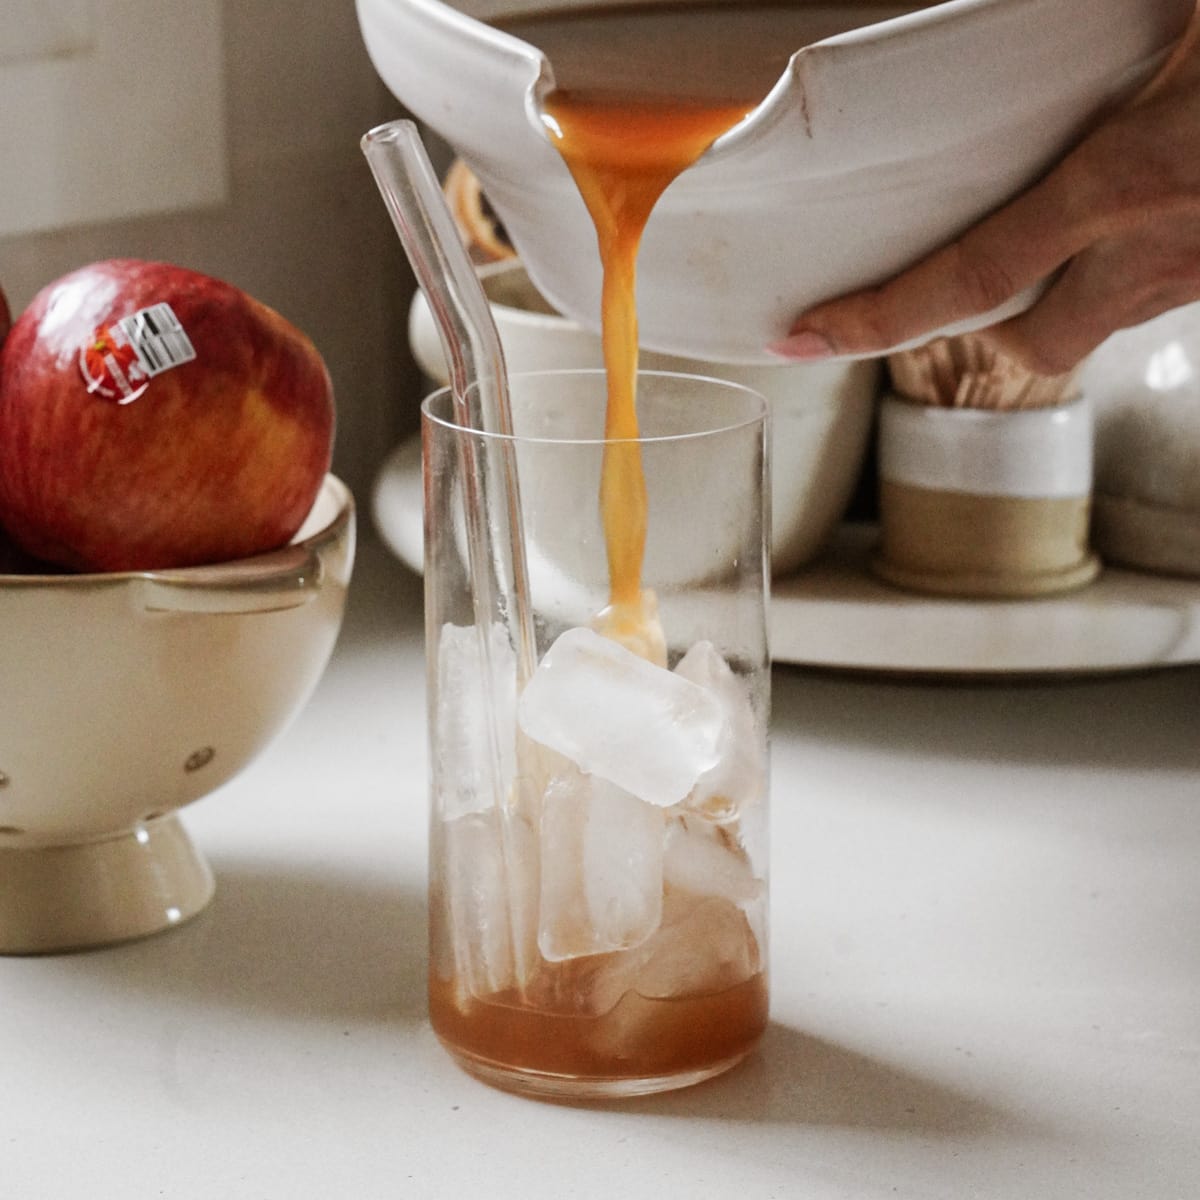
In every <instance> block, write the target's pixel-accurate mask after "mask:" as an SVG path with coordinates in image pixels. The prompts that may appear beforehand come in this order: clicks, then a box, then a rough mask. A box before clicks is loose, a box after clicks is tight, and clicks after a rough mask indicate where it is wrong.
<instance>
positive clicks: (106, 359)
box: [79, 303, 196, 404]
mask: <svg viewBox="0 0 1200 1200" xmlns="http://www.w3.org/2000/svg"><path fill="white" fill-rule="evenodd" d="M195 357H196V350H195V347H194V346H193V345H192V343H191V340H190V339H189V338H188V335H187V331H186V330H185V329H184V328H183V326H182V325H181V324H180V323H179V318H178V317H177V316H176V315H175V312H174V310H173V309H172V308H171V306H170V305H169V304H166V303H162V304H154V305H151V307H150V308H143V309H141V310H140V311H138V312H135V313H134V314H133V316H131V317H122V318H121V320H119V321H118V322H117V323H116V324H115V325H103V326H101V327H100V328H99V329H97V330H96V332H95V333H94V334H93V335H92V336H91V338H89V339H88V341H87V342H86V343H85V344H84V345H83V346H82V347H81V348H80V351H79V369H80V370H81V371H82V372H83V379H84V382H85V383H86V384H87V388H88V391H89V392H95V393H97V394H98V395H101V396H107V397H108V398H109V399H110V400H116V402H117V403H118V404H128V403H129V402H130V401H131V400H136V399H137V398H138V397H139V396H140V395H141V394H142V393H143V392H144V391H145V390H146V387H147V385H148V383H149V382H150V380H151V379H152V378H153V377H154V376H155V375H158V374H161V372H163V371H166V370H168V369H169V368H171V367H177V366H179V365H180V364H181V363H185V362H191V361H192V359H193V358H195Z"/></svg>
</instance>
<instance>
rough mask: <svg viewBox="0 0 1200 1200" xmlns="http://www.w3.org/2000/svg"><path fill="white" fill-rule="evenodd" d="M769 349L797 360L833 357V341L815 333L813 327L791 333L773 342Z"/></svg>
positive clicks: (809, 360)
mask: <svg viewBox="0 0 1200 1200" xmlns="http://www.w3.org/2000/svg"><path fill="white" fill-rule="evenodd" d="M767 349H768V350H769V351H770V352H771V353H772V354H778V355H779V357H780V358H791V359H795V360H796V361H797V362H815V361H816V360H817V359H821V358H832V357H833V353H834V350H833V343H832V342H831V341H830V340H829V339H828V338H827V337H825V336H824V335H822V334H819V333H814V332H813V331H812V330H811V329H804V330H801V331H800V332H799V333H793V334H790V335H789V336H788V337H786V338H784V339H783V340H782V341H779V342H771V343H770V344H769V345H768V346H767Z"/></svg>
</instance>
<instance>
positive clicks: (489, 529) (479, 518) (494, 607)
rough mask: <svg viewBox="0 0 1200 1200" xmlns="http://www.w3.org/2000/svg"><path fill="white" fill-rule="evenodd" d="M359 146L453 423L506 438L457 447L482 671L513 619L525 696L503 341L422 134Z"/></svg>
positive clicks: (521, 572)
mask: <svg viewBox="0 0 1200 1200" xmlns="http://www.w3.org/2000/svg"><path fill="white" fill-rule="evenodd" d="M361 145H362V150H363V154H365V155H366V158H367V163H368V165H369V166H370V168H371V173H372V174H373V175H374V177H375V182H376V184H377V185H378V187H379V191H380V193H381V195H382V196H383V202H384V205H385V206H386V207H387V210H388V214H389V215H390V216H391V218H392V224H393V225H394V226H395V228H396V232H397V234H399V237H400V242H401V244H402V245H403V247H404V251H405V254H407V256H408V260H409V263H410V264H411V266H412V269H413V273H414V274H415V275H416V277H417V282H418V284H419V285H420V287H421V290H422V292H424V294H425V298H426V300H427V301H428V303H429V308H430V311H431V312H432V313H433V316H434V320H435V322H436V324H437V329H438V334H439V336H440V338H441V342H442V348H443V351H444V352H445V355H446V361H447V363H448V364H449V368H450V390H451V394H452V396H453V401H454V412H455V420H456V421H457V422H458V424H459V425H460V426H462V427H464V428H466V429H474V430H478V431H481V432H484V433H494V434H498V435H500V436H498V437H495V438H484V439H470V438H467V437H464V438H462V439H461V447H462V454H463V468H464V469H463V479H464V481H465V484H466V491H467V495H466V497H465V505H464V507H465V509H466V526H467V557H468V560H469V561H468V569H469V571H470V577H471V585H472V594H473V597H474V604H475V623H476V625H477V626H478V628H479V632H480V637H481V647H482V652H483V655H484V667H485V670H486V671H487V674H488V676H489V678H491V677H493V671H492V663H491V661H490V658H491V656H490V651H489V645H490V639H489V638H488V636H487V634H488V630H489V629H490V627H491V625H492V623H493V621H494V620H495V619H496V615H497V614H503V613H507V614H508V616H509V617H510V619H511V620H512V623H513V628H514V640H515V646H514V650H515V652H516V656H517V671H518V686H520V684H522V683H523V682H524V681H525V680H527V679H528V678H529V676H530V675H531V674H532V673H533V669H534V667H535V666H536V663H537V652H536V643H535V640H534V631H533V619H532V615H531V613H530V611H529V584H528V576H527V571H526V564H525V543H524V537H523V532H522V525H521V501H520V493H519V490H518V484H517V469H516V451H515V447H514V445H513V442H512V438H511V434H512V411H511V408H510V406H509V397H508V376H507V374H506V371H505V366H504V351H503V349H502V347H501V345H500V335H499V333H498V332H497V330H496V324H495V321H494V320H493V319H492V312H491V308H490V307H489V305H488V300H487V297H486V295H484V291H483V286H482V285H481V284H480V282H479V277H478V276H477V275H476V273H475V268H474V266H473V265H472V263H471V259H470V256H469V255H468V254H467V250H466V247H465V246H464V245H463V243H462V239H461V238H460V236H459V233H458V230H457V228H456V227H455V225H454V218H453V216H451V213H450V209H449V207H448V206H447V204H446V199H445V196H444V195H443V193H442V189H441V187H440V186H439V184H438V181H437V176H436V175H435V174H434V171H433V166H432V164H431V163H430V161H429V156H428V154H427V153H426V152H425V147H424V145H423V144H422V142H421V138H420V135H419V134H418V133H417V127H416V125H415V124H414V123H413V122H412V121H406V120H398V121H390V122H388V123H387V124H384V125H379V126H377V127H376V128H374V129H372V130H370V131H369V132H368V133H367V134H365V135H364V137H363V139H362V142H361ZM473 441H474V442H479V443H480V444H481V445H482V446H483V450H482V452H480V453H476V447H475V445H473V444H472V442H473ZM492 694H495V693H492ZM496 749H497V750H498V747H496ZM496 761H497V762H498V761H499V759H498V758H497V759H496Z"/></svg>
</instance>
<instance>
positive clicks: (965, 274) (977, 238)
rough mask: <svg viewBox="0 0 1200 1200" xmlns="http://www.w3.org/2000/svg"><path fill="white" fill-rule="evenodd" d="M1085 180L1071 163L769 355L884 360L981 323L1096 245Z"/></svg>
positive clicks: (814, 317)
mask: <svg viewBox="0 0 1200 1200" xmlns="http://www.w3.org/2000/svg"><path fill="white" fill-rule="evenodd" d="M1083 176H1084V172H1082V171H1081V170H1078V169H1076V168H1075V167H1074V165H1073V164H1070V165H1069V163H1066V162H1065V163H1064V164H1063V165H1062V166H1061V167H1060V168H1059V169H1058V170H1057V171H1056V172H1054V173H1053V174H1052V175H1050V176H1048V177H1047V178H1046V179H1045V180H1044V181H1043V182H1042V183H1040V184H1038V185H1036V186H1035V187H1034V188H1032V189H1031V190H1030V191H1028V192H1026V193H1024V194H1023V195H1022V196H1020V197H1018V198H1017V199H1016V200H1015V201H1013V202H1012V203H1011V204H1009V205H1007V206H1006V207H1004V208H1002V209H1000V210H999V211H998V212H996V213H994V214H993V215H992V216H991V217H988V218H986V219H985V220H984V221H982V222H981V223H980V224H978V225H976V226H974V227H973V228H972V229H970V230H969V231H968V232H967V233H965V234H964V235H963V236H962V237H961V238H959V239H958V240H957V241H955V242H952V243H950V244H949V245H947V246H945V247H943V248H942V249H940V250H937V251H935V252H934V253H933V254H931V255H930V256H929V257H928V258H925V259H923V260H922V261H921V262H919V263H917V264H916V265H915V266H913V267H911V268H910V269H908V270H907V271H905V272H903V273H902V274H900V275H897V276H896V277H895V278H893V279H891V280H890V281H888V282H887V283H885V284H883V285H881V286H880V287H877V288H869V289H866V290H864V291H861V292H855V293H852V294H851V295H848V296H843V297H840V298H838V299H836V300H832V301H829V302H828V303H825V304H821V305H818V306H817V307H815V308H812V309H810V310H809V311H808V312H806V313H804V314H802V315H801V316H800V318H799V319H798V320H797V321H796V323H795V324H794V325H793V326H792V329H791V331H790V333H789V335H788V337H787V338H786V339H784V340H783V341H782V342H777V343H775V344H773V345H772V346H771V347H770V349H771V350H772V351H773V352H775V353H776V354H779V355H781V356H783V357H786V358H796V359H812V358H822V357H829V356H832V355H869V354H882V353H883V352H885V351H887V350H890V349H892V348H893V347H895V346H900V345H903V344H905V343H907V342H912V341H915V340H917V339H919V338H921V337H923V336H925V335H927V334H930V333H932V332H933V331H934V330H937V329H940V328H942V327H943V326H946V325H950V324H953V323H955V322H958V321H962V320H964V319H966V318H969V317H974V316H980V315H982V314H985V313H988V312H991V311H992V310H994V309H996V308H998V307H1000V306H1001V305H1002V304H1004V303H1005V302H1006V301H1008V300H1011V299H1012V298H1013V297H1014V296H1016V295H1017V294H1018V293H1020V292H1022V291H1024V290H1025V289H1026V288H1028V287H1032V286H1033V285H1035V284H1037V283H1039V282H1040V281H1042V280H1043V279H1045V278H1046V277H1047V276H1049V275H1051V274H1053V273H1054V272H1055V271H1056V270H1058V268H1059V267H1061V266H1062V264H1063V263H1065V262H1066V261H1067V260H1068V259H1070V258H1071V257H1072V256H1073V255H1074V254H1076V253H1078V252H1079V251H1080V250H1081V249H1083V247H1085V246H1086V245H1087V244H1088V241H1089V240H1090V239H1091V238H1092V237H1093V236H1094V235H1095V222H1096V218H1095V216H1094V213H1095V211H1096V208H1097V207H1098V206H1097V205H1096V203H1095V202H1094V201H1093V202H1092V204H1091V205H1090V206H1089V205H1088V204H1086V203H1084V202H1083V201H1084V196H1085V194H1087V193H1092V192H1094V189H1093V188H1092V187H1090V186H1088V185H1087V184H1086V183H1085V182H1084V178H1083Z"/></svg>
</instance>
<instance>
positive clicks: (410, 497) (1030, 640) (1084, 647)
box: [372, 438, 1200, 679]
mask: <svg viewBox="0 0 1200 1200" xmlns="http://www.w3.org/2000/svg"><path fill="white" fill-rule="evenodd" d="M372 509H373V514H374V518H375V524H376V527H377V528H378V530H379V532H380V534H381V535H382V537H383V539H384V541H385V542H386V543H387V544H388V546H389V547H390V548H391V549H392V551H393V552H394V553H395V554H396V556H397V557H398V558H399V559H400V560H401V561H402V562H403V563H405V564H406V565H407V566H409V567H411V568H412V569H413V570H414V571H417V572H420V571H421V568H422V536H423V534H422V524H421V522H422V516H421V447H420V441H419V439H415V438H414V439H410V440H409V441H407V442H404V443H403V444H402V445H400V446H399V447H397V449H396V450H394V451H393V452H392V454H391V456H390V457H389V458H388V459H387V461H386V463H385V464H384V467H383V469H382V471H381V472H380V474H379V476H378V478H377V480H376V484H375V490H374V494H373V496H372ZM875 537H876V531H875V529H874V527H873V526H869V525H849V524H848V525H843V526H842V527H841V529H840V530H839V531H838V533H837V536H836V537H835V540H834V542H833V544H832V545H831V546H830V547H829V549H828V550H827V551H826V553H825V554H824V555H823V556H822V557H821V558H820V559H819V560H818V561H817V562H815V563H813V564H812V565H811V566H810V567H807V568H804V569H802V570H801V571H799V572H798V573H797V574H795V575H793V576H790V577H789V578H786V579H777V580H775V581H774V583H773V584H772V587H771V593H772V594H771V613H770V623H771V651H772V656H773V658H774V659H775V661H776V662H781V663H791V664H796V665H802V666H814V667H821V668H828V669H831V670H840V671H864V672H872V673H886V674H900V675H931V676H939V677H947V676H949V677H958V678H991V677H995V678H1002V679H1009V678H1013V677H1019V676H1025V675H1038V676H1046V675H1049V676H1064V677H1069V676H1073V675H1084V674H1106V673H1112V672H1119V671H1136V670H1145V669H1148V668H1156V667H1165V666H1173V665H1180V664H1184V663H1196V662H1200V581H1197V580H1188V579H1172V578H1168V577H1166V576H1154V575H1143V574H1139V573H1136V572H1133V571H1122V570H1118V569H1116V568H1113V567H1108V568H1105V570H1104V571H1103V572H1102V573H1101V575H1100V577H1099V578H1098V579H1097V580H1096V581H1095V582H1094V583H1092V584H1090V585H1089V586H1087V587H1085V588H1083V589H1081V590H1079V591H1077V592H1071V593H1068V594H1066V595H1062V596H1055V597H1049V598H1045V599H1037V600H996V601H987V600H955V599H946V598H940V597H926V596H919V595H917V594H915V593H909V592H903V591H900V590H898V589H896V588H893V587H889V586H888V585H887V584H885V583H882V582H880V581H879V580H877V579H876V578H875V577H874V576H873V575H872V574H871V573H870V571H869V568H868V561H869V558H870V554H871V550H872V548H873V546H874V541H875Z"/></svg>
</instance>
